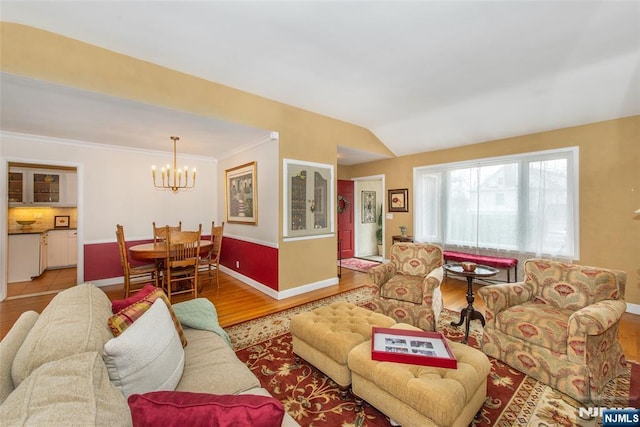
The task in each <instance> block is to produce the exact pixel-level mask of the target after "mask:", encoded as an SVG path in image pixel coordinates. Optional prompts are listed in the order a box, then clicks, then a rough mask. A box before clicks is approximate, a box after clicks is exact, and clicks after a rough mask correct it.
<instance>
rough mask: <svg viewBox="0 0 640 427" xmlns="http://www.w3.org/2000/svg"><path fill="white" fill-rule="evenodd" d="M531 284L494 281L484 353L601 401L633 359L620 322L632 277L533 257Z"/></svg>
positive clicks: (485, 293)
mask: <svg viewBox="0 0 640 427" xmlns="http://www.w3.org/2000/svg"><path fill="white" fill-rule="evenodd" d="M524 274H525V278H524V281H523V282H518V283H506V284H499V285H492V286H486V287H483V288H481V289H480V290H479V295H480V296H481V297H482V298H483V299H484V301H485V303H486V312H485V317H486V320H487V324H486V326H485V329H484V336H483V351H484V353H486V354H487V355H489V356H492V357H495V358H497V359H500V360H502V361H504V362H506V363H507V364H509V365H510V366H512V367H514V368H516V369H518V370H520V371H522V372H524V373H526V374H528V375H530V376H532V377H533V378H536V379H537V380H539V381H542V382H544V383H546V384H548V385H550V386H551V387H554V388H555V389H557V390H559V391H561V392H563V393H566V394H568V395H569V396H571V397H573V398H574V399H577V400H578V401H580V402H594V403H598V400H599V396H600V394H601V392H602V389H603V388H604V386H605V385H606V384H607V382H609V381H610V380H611V379H613V378H615V377H617V376H618V375H620V374H621V373H622V372H623V370H624V368H625V359H624V355H623V354H622V348H621V347H620V343H619V342H618V325H619V320H620V317H621V316H622V314H623V313H624V312H625V309H626V303H625V302H624V292H625V283H626V274H625V273H624V272H621V271H616V270H608V269H604V268H597V267H586V266H581V265H575V264H566V263H561V262H556V261H549V260H544V259H530V260H527V261H526V262H525V264H524Z"/></svg>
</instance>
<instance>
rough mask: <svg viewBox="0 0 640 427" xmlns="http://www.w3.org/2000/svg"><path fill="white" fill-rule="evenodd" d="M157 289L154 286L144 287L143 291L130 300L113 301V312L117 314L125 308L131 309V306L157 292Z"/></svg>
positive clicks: (132, 296)
mask: <svg viewBox="0 0 640 427" xmlns="http://www.w3.org/2000/svg"><path fill="white" fill-rule="evenodd" d="M155 288H156V287H155V286H153V285H144V287H143V288H142V289H140V290H139V291H138V292H136V293H135V294H133V295H131V296H130V297H129V298H125V299H119V300H113V301H111V312H112V313H113V314H116V313H117V312H119V311H120V310H122V309H123V308H127V307H129V306H130V305H131V304H134V303H136V302H138V301H140V300H141V299H143V298H144V297H146V296H147V295H149V294H150V293H151V292H153V291H154V290H155Z"/></svg>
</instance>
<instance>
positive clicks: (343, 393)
mask: <svg viewBox="0 0 640 427" xmlns="http://www.w3.org/2000/svg"><path fill="white" fill-rule="evenodd" d="M339 387H340V399H342V400H347V395H348V394H349V386H339Z"/></svg>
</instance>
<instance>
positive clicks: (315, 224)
mask: <svg viewBox="0 0 640 427" xmlns="http://www.w3.org/2000/svg"><path fill="white" fill-rule="evenodd" d="M284 181H285V182H284V184H285V188H284V201H285V206H284V212H285V215H284V216H285V219H284V221H285V222H284V236H285V237H302V236H318V235H326V234H328V233H333V212H334V210H333V186H334V181H333V165H325V164H321V163H312V162H303V161H298V160H290V159H284Z"/></svg>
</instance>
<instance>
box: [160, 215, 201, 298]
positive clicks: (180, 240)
mask: <svg viewBox="0 0 640 427" xmlns="http://www.w3.org/2000/svg"><path fill="white" fill-rule="evenodd" d="M165 233H166V236H167V256H166V260H165V270H164V271H165V274H164V280H163V281H162V283H163V287H164V289H165V292H166V293H167V297H168V298H169V302H171V298H172V297H173V296H174V295H181V294H189V293H192V294H193V297H194V298H197V297H198V261H199V259H200V236H201V234H202V224H200V225H199V226H198V230H197V231H173V232H172V231H170V230H169V226H166V230H165Z"/></svg>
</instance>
